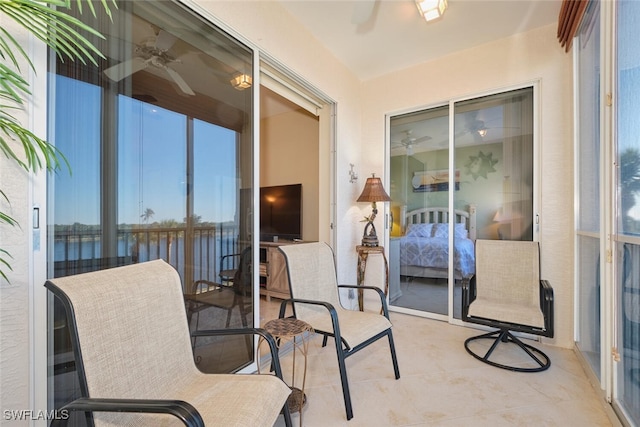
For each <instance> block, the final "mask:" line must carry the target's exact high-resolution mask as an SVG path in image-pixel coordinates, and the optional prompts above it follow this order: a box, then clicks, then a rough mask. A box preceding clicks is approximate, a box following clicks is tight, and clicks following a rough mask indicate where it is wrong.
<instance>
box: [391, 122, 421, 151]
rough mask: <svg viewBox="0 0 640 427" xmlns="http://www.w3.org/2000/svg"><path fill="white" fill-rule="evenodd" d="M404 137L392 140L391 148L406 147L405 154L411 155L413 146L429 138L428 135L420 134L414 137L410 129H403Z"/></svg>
mask: <svg viewBox="0 0 640 427" xmlns="http://www.w3.org/2000/svg"><path fill="white" fill-rule="evenodd" d="M404 133H405V135H406V136H405V137H404V138H402V139H401V140H400V141H392V142H391V144H392V148H399V147H405V148H406V149H407V155H409V156H411V155H413V147H414V146H415V145H417V144H420V143H422V142H425V141H429V140H430V139H431V137H430V136H428V135H426V136H421V137H420V138H415V137H414V136H413V131H412V130H411V129H408V130H405V131H404Z"/></svg>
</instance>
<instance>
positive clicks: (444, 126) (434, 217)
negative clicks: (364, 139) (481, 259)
mask: <svg viewBox="0 0 640 427" xmlns="http://www.w3.org/2000/svg"><path fill="white" fill-rule="evenodd" d="M448 129H449V108H448V106H443V107H437V108H433V109H430V110H426V111H418V112H415V113H409V114H404V115H401V116H395V117H392V118H391V159H390V164H391V168H390V178H391V186H390V189H389V195H390V196H391V200H392V201H391V211H392V212H394V222H397V223H398V224H397V226H395V227H394V231H393V232H392V237H391V238H392V240H395V241H392V242H391V247H392V249H393V250H395V251H397V256H394V254H391V257H390V259H391V262H394V260H396V259H397V262H398V263H399V264H400V267H399V270H400V282H399V283H398V284H395V283H393V280H392V284H391V289H390V293H391V294H390V302H391V304H392V305H394V306H397V307H403V308H407V309H411V310H418V311H423V312H429V313H435V314H441V315H446V314H447V313H448V301H449V293H448V287H447V276H448V267H449V256H448V245H449V239H448V217H447V215H446V212H447V210H448V208H447V206H448V197H449V196H448V194H449V166H448V164H449V130H448ZM426 209H428V210H426ZM434 233H435V234H434Z"/></svg>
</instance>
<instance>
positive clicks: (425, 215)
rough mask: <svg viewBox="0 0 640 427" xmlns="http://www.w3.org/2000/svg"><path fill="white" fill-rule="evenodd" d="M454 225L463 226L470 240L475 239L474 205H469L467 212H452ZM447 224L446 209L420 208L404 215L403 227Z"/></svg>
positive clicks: (457, 210)
mask: <svg viewBox="0 0 640 427" xmlns="http://www.w3.org/2000/svg"><path fill="white" fill-rule="evenodd" d="M454 213H455V218H454V221H455V223H456V224H464V225H465V228H466V229H467V230H468V231H469V238H470V239H471V240H475V239H476V205H469V206H468V210H467V211H463V210H461V209H456V210H455V211H454ZM446 222H449V209H448V208H442V207H440V208H421V209H416V210H413V211H410V212H407V213H406V215H405V223H404V227H406V226H408V225H409V224H428V223H432V224H436V223H446Z"/></svg>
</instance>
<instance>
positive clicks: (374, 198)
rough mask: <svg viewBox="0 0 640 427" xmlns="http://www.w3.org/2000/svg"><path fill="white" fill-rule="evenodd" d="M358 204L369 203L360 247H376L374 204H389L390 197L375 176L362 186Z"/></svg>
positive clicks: (372, 175) (376, 210) (376, 209)
mask: <svg viewBox="0 0 640 427" xmlns="http://www.w3.org/2000/svg"><path fill="white" fill-rule="evenodd" d="M357 201H358V202H371V209H372V210H371V215H369V216H366V217H364V220H363V222H366V223H367V225H366V226H365V227H364V234H363V236H362V246H378V236H377V235H376V227H375V225H373V220H374V219H375V218H376V215H377V214H378V208H377V206H376V202H389V201H391V197H389V195H388V194H387V192H386V191H384V187H383V186H382V181H380V178H378V177H376V175H375V174H371V178H367V182H366V183H365V185H364V189H363V190H362V194H360V197H358V200H357Z"/></svg>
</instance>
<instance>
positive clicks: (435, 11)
mask: <svg viewBox="0 0 640 427" xmlns="http://www.w3.org/2000/svg"><path fill="white" fill-rule="evenodd" d="M416 6H417V7H418V11H419V12H420V14H421V15H422V16H423V17H424V19H425V20H426V21H427V22H430V21H434V20H436V19H439V18H442V15H444V11H445V10H446V9H447V0H416Z"/></svg>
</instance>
